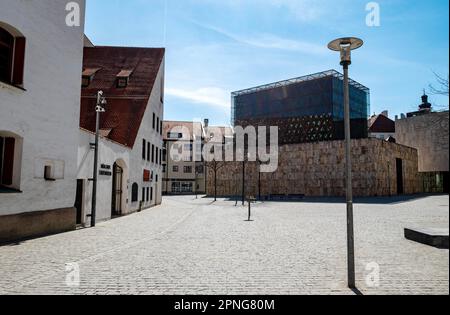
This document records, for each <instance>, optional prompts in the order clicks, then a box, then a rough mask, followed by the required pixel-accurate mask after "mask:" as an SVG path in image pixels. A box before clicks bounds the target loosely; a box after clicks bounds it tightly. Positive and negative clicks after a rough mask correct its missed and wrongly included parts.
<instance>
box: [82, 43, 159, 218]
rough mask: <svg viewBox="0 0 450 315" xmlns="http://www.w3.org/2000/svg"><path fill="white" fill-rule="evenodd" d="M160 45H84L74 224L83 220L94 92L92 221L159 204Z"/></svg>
mask: <svg viewBox="0 0 450 315" xmlns="http://www.w3.org/2000/svg"><path fill="white" fill-rule="evenodd" d="M164 55H165V50H164V49H162V48H125V47H85V49H84V61H83V74H82V85H83V87H82V96H81V112H80V131H79V135H78V139H79V148H78V174H77V178H78V189H77V190H78V191H77V196H76V197H77V198H76V202H75V206H76V208H77V223H78V224H82V225H89V223H90V214H91V209H92V203H91V200H92V181H91V180H90V179H92V177H93V163H94V150H93V149H92V146H91V144H92V143H94V131H95V106H96V94H97V92H98V91H100V90H101V91H103V92H104V96H105V97H106V100H107V105H106V112H105V113H102V114H101V119H100V134H101V138H100V144H99V162H98V163H99V177H98V186H97V187H98V188H97V212H96V221H104V220H108V219H111V218H113V217H116V216H121V215H127V214H130V213H133V212H136V211H139V210H145V209H147V208H150V207H152V206H155V205H159V204H161V201H162V198H161V194H162V192H161V189H162V152H163V138H162V134H163V132H162V121H163V115H164Z"/></svg>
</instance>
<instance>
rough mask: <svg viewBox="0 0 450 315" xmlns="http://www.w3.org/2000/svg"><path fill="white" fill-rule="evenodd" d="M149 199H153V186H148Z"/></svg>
mask: <svg viewBox="0 0 450 315" xmlns="http://www.w3.org/2000/svg"><path fill="white" fill-rule="evenodd" d="M150 200H151V201H153V187H152V188H150Z"/></svg>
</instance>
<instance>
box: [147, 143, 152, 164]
mask: <svg viewBox="0 0 450 315" xmlns="http://www.w3.org/2000/svg"><path fill="white" fill-rule="evenodd" d="M151 146H152V144H151V143H150V142H148V143H147V161H149V162H150V149H151Z"/></svg>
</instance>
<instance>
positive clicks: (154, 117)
mask: <svg viewBox="0 0 450 315" xmlns="http://www.w3.org/2000/svg"><path fill="white" fill-rule="evenodd" d="M155 125H156V114H155V113H153V129H155V127H156V126H155Z"/></svg>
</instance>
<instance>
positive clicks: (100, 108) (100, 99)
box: [91, 91, 106, 227]
mask: <svg viewBox="0 0 450 315" xmlns="http://www.w3.org/2000/svg"><path fill="white" fill-rule="evenodd" d="M105 105H106V98H105V97H104V96H103V91H98V92H97V105H96V107H95V114H96V115H95V144H94V150H95V151H94V177H93V179H92V182H93V187H92V211H91V227H95V219H96V214H97V179H98V140H99V129H100V114H101V113H104V112H105V111H106V110H105V107H104V106H105Z"/></svg>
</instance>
